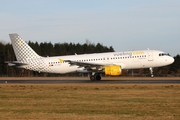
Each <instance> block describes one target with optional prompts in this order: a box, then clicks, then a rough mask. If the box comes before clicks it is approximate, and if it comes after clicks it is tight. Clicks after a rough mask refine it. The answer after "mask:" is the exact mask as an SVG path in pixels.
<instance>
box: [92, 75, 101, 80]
mask: <svg viewBox="0 0 180 120" xmlns="http://www.w3.org/2000/svg"><path fill="white" fill-rule="evenodd" d="M90 80H91V81H99V80H101V76H100V74H99V73H92V75H91V76H90Z"/></svg>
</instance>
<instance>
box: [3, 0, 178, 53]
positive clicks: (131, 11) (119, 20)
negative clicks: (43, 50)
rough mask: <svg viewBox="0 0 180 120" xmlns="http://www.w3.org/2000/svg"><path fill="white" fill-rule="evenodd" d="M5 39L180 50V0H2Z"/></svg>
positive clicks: (123, 49) (169, 51)
mask: <svg viewBox="0 0 180 120" xmlns="http://www.w3.org/2000/svg"><path fill="white" fill-rule="evenodd" d="M0 3H1V4H0V41H3V42H6V43H7V42H10V39H9V36H8V34H9V33H18V34H19V35H20V36H21V37H22V38H23V39H25V41H29V40H31V41H33V42H35V41H37V42H39V43H40V42H52V43H59V42H60V43H64V42H68V43H69V42H72V43H81V44H84V43H85V41H86V39H88V40H89V41H91V42H92V43H95V44H97V43H101V44H103V45H105V46H108V47H109V46H113V48H114V49H115V51H128V50H142V49H147V48H149V49H157V50H161V51H164V52H167V53H170V54H171V55H172V56H175V55H177V54H180V0H0Z"/></svg>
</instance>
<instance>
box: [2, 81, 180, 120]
mask: <svg viewBox="0 0 180 120" xmlns="http://www.w3.org/2000/svg"><path fill="white" fill-rule="evenodd" d="M0 119H7V120H8V119H10V120H13V119H15V120H19V119H33V120H34V119H37V120H56V119H57V120H59V119H66V120H68V119H69V120H71V119H75V120H76V119H78V120H82V119H91V120H92V119H98V120H109V119H117V120H118V119H121V120H127V119H134V120H144V119H146V120H152V119H156V120H169V119H171V120H179V119H180V85H178V84H177V85H176V84H174V85H168V84H158V85H152V84H141V85H140V84H138V85H129V84H128V85H127V84H117V85H116V84H57V85H55V84H50V85H47V84H43V85H40V84H31V85H29V84H17V85H15V84H1V85H0Z"/></svg>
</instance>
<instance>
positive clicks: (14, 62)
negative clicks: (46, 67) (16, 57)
mask: <svg viewBox="0 0 180 120" xmlns="http://www.w3.org/2000/svg"><path fill="white" fill-rule="evenodd" d="M5 63H7V64H8V66H11V67H16V68H24V66H26V65H28V64H27V63H20V62H18V61H6V62H5Z"/></svg>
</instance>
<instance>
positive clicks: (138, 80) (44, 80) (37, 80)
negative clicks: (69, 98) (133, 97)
mask: <svg viewBox="0 0 180 120" xmlns="http://www.w3.org/2000/svg"><path fill="white" fill-rule="evenodd" d="M65 83H66V84H67V83H69V84H72V83H74V84H77V83H78V84H85V83H88V84H180V78H179V77H177V78H170V77H169V78H167V77H162V78H142V77H135V78H126V77H124V78H121V77H117V78H111V77H108V78H103V80H101V81H90V80H89V78H87V77H84V78H83V77H59V78H57V77H56V78H55V77H52V78H48V77H25V78H23V77H19V78H13V77H4V78H0V84H65Z"/></svg>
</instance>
